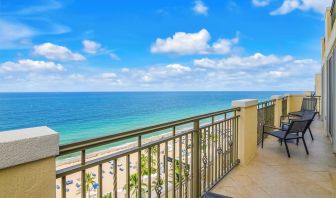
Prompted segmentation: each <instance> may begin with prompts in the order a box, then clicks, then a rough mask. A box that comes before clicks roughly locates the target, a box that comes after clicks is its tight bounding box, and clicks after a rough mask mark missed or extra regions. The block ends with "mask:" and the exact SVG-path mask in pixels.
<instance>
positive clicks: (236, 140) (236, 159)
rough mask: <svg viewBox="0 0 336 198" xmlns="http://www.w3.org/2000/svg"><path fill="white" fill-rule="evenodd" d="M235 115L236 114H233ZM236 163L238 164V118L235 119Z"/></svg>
mask: <svg viewBox="0 0 336 198" xmlns="http://www.w3.org/2000/svg"><path fill="white" fill-rule="evenodd" d="M235 114H236V112H235ZM236 121H237V122H236V131H235V132H236V161H237V162H238V138H239V137H238V126H239V124H238V122H239V119H238V117H236Z"/></svg>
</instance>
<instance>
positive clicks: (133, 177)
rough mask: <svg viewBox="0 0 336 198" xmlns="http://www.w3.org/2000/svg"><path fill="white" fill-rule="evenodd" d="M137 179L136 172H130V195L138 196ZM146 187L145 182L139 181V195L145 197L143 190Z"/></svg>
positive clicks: (144, 190) (125, 188)
mask: <svg viewBox="0 0 336 198" xmlns="http://www.w3.org/2000/svg"><path fill="white" fill-rule="evenodd" d="M138 181H139V177H138V174H137V173H134V174H132V175H131V176H130V177H129V189H130V194H131V197H134V195H135V197H138V189H139V186H138ZM146 189H147V185H146V184H145V183H142V182H141V197H146V195H145V192H146ZM124 190H127V184H126V185H125V186H124Z"/></svg>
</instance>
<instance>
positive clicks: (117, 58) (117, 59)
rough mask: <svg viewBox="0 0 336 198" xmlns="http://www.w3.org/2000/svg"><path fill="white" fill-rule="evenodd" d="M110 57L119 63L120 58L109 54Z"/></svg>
mask: <svg viewBox="0 0 336 198" xmlns="http://www.w3.org/2000/svg"><path fill="white" fill-rule="evenodd" d="M110 57H111V59H112V60H115V61H119V60H120V57H119V56H118V55H117V54H116V53H110Z"/></svg>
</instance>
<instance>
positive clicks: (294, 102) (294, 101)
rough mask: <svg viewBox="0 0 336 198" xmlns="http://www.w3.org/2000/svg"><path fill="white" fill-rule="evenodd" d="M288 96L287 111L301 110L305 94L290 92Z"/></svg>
mask: <svg viewBox="0 0 336 198" xmlns="http://www.w3.org/2000/svg"><path fill="white" fill-rule="evenodd" d="M286 96H287V113H289V112H295V111H300V109H301V105H302V100H303V96H304V95H303V94H288V95H286Z"/></svg>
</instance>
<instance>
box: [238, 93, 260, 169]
mask: <svg viewBox="0 0 336 198" xmlns="http://www.w3.org/2000/svg"><path fill="white" fill-rule="evenodd" d="M257 104H258V100H255V99H245V100H235V101H232V106H233V107H240V111H239V112H238V115H239V116H240V117H239V125H238V158H239V159H240V162H241V164H242V165H247V164H248V163H249V162H250V161H251V160H252V159H253V158H254V156H255V155H256V153H257V126H258V122H257Z"/></svg>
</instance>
